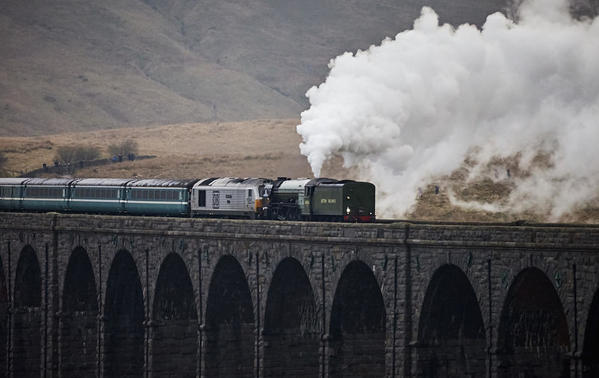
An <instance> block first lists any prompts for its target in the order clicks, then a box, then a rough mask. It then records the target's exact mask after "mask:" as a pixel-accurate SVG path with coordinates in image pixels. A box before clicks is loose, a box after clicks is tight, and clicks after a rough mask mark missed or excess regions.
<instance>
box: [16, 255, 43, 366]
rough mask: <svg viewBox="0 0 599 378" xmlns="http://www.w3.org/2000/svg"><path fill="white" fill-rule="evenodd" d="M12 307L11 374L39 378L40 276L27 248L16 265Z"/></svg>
mask: <svg viewBox="0 0 599 378" xmlns="http://www.w3.org/2000/svg"><path fill="white" fill-rule="evenodd" d="M14 305H15V314H14V318H13V322H14V341H13V343H14V346H13V369H12V370H13V374H14V376H18V377H39V376H40V370H41V338H42V337H41V331H40V329H41V325H42V324H41V322H42V316H41V315H42V311H41V310H42V309H41V306H42V274H41V270H40V264H39V261H38V259H37V256H36V254H35V251H34V250H33V248H32V247H31V246H29V245H28V246H25V247H24V248H23V250H22V251H21V254H20V256H19V261H18V262H17V270H16V272H15V288H14Z"/></svg>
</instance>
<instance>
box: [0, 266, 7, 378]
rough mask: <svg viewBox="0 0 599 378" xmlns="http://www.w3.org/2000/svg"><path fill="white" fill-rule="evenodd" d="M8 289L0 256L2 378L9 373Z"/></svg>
mask: <svg viewBox="0 0 599 378" xmlns="http://www.w3.org/2000/svg"><path fill="white" fill-rule="evenodd" d="M8 303H9V302H8V288H7V286H6V277H5V276H4V266H3V265H2V257H1V256H0V346H1V347H2V349H1V350H0V377H2V378H3V377H6V376H7V373H8V369H7V367H8V356H7V349H6V348H4V346H6V342H7V338H8V331H7V328H6V324H7V323H6V322H7V319H8Z"/></svg>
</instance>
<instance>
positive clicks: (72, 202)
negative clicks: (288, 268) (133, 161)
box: [0, 177, 376, 222]
mask: <svg viewBox="0 0 599 378" xmlns="http://www.w3.org/2000/svg"><path fill="white" fill-rule="evenodd" d="M0 210H3V211H30V212H50V211H54V212H72V213H92V214H127V215H149V216H177V217H217V218H244V219H270V220H293V221H331V222H374V221H375V219H376V216H375V186H374V184H372V183H370V182H362V181H354V180H335V179H329V178H315V179H311V178H298V179H291V178H287V177H279V178H277V179H265V178H237V177H213V178H204V179H191V180H171V179H117V178H0Z"/></svg>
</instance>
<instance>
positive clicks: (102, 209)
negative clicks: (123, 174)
mask: <svg viewBox="0 0 599 378" xmlns="http://www.w3.org/2000/svg"><path fill="white" fill-rule="evenodd" d="M131 181H132V180H131V179H102V178H99V179H79V180H73V181H72V182H71V184H70V201H69V210H71V211H74V212H81V213H105V214H120V213H123V212H125V192H126V188H125V185H127V183H129V182H131Z"/></svg>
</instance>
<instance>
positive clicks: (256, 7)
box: [0, 0, 504, 136]
mask: <svg viewBox="0 0 599 378" xmlns="http://www.w3.org/2000/svg"><path fill="white" fill-rule="evenodd" d="M424 4H428V5H432V6H433V7H435V8H436V9H437V10H438V12H439V13H440V14H441V16H442V18H443V19H444V20H446V21H450V22H453V23H456V24H457V23H461V22H465V21H470V22H475V23H479V24H480V23H482V22H483V20H484V17H485V15H486V14H488V13H489V12H491V11H492V10H497V9H500V8H502V7H503V4H504V0H483V1H475V0H461V1H460V2H459V3H458V4H456V3H455V2H449V1H447V0H431V1H427V2H425V1H421V0H408V1H404V2H401V3H397V2H395V1H391V0H382V1H378V2H376V4H375V3H372V2H371V1H367V0H350V1H341V0H323V1H316V0H306V1H301V2H300V1H291V0H280V1H276V2H273V1H266V0H223V1H221V0H218V1H217V0H202V1H189V0H168V1H167V0H145V1H142V0H118V1H117V0H106V1H101V2H98V1H91V0H54V1H42V0H31V1H18V0H3V1H2V2H0V57H2V59H0V135H3V136H15V135H43V134H49V133H60V132H68V131H85V130H97V129H107V128H116V127H132V126H146V125H164V124H174V123H182V122H211V121H218V120H220V121H223V120H225V121H235V120H251V119H266V118H297V117H298V116H299V113H300V112H301V110H303V109H304V108H305V107H306V106H307V103H306V99H305V97H304V94H305V92H306V90H307V89H309V88H310V87H311V86H313V85H317V84H319V83H320V82H321V81H322V80H323V79H324V78H325V77H326V74H327V71H328V68H327V64H328V62H329V60H330V59H331V58H333V57H335V56H336V55H338V54H340V53H342V52H344V51H346V50H349V51H355V50H357V49H359V48H362V49H364V48H367V47H368V46H369V45H370V44H372V43H378V42H380V40H381V39H383V38H384V37H386V36H393V35H395V34H396V33H398V32H399V31H401V30H404V29H406V28H409V27H411V24H412V22H413V20H414V18H415V17H416V16H417V15H418V13H419V11H420V8H421V6H422V5H424Z"/></svg>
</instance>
